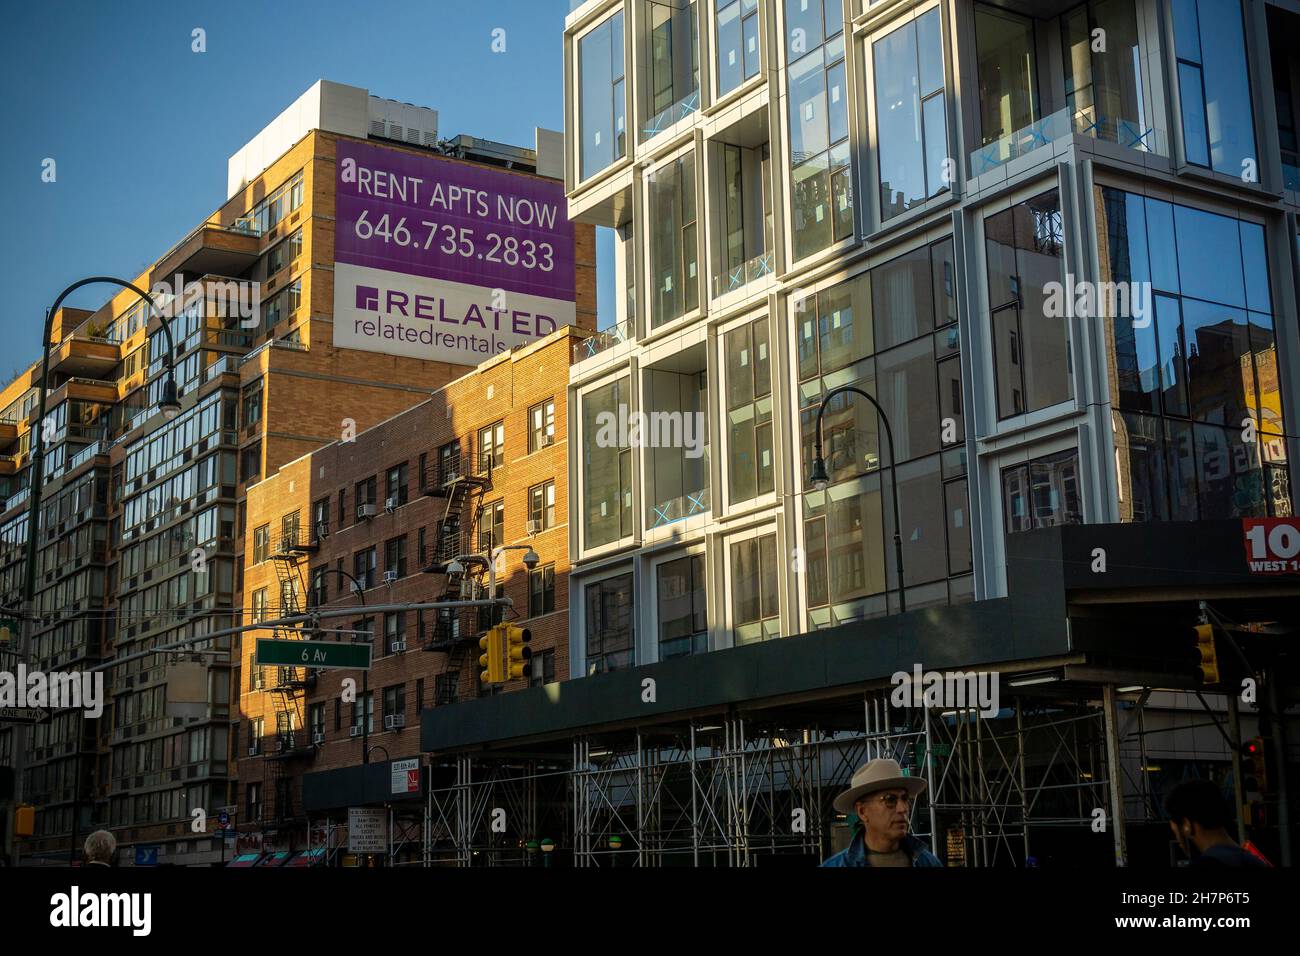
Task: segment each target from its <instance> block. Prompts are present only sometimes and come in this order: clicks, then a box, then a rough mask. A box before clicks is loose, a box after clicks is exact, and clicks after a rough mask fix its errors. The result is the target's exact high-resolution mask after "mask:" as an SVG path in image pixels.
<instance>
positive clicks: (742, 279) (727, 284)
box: [713, 252, 776, 299]
mask: <svg viewBox="0 0 1300 956" xmlns="http://www.w3.org/2000/svg"><path fill="white" fill-rule="evenodd" d="M775 268H776V256H775V255H774V254H773V253H771V252H763V253H760V254H759V255H756V256H754V258H752V259H750V260H748V261H746V262H742V263H741V264H740V265H738V266H735V267H727V268H726V270H725V271H724V272H723V274H722V275H716V276H714V277H713V297H714V298H715V299H717V298H720V297H721V296H724V295H726V294H727V293H728V292H735V291H736V290H737V289H740V288H743V287H745V286H747V285H749V284H750V283H751V282H755V281H757V280H758V279H761V278H763V277H764V276H770V275H772V273H773V270H775Z"/></svg>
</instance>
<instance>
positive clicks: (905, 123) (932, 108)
mask: <svg viewBox="0 0 1300 956" xmlns="http://www.w3.org/2000/svg"><path fill="white" fill-rule="evenodd" d="M941 23H942V20H941V18H940V14H939V9H938V8H937V7H936V8H935V9H933V10H930V11H929V12H928V13H925V14H923V15H922V16H920V17H918V18H916V19H915V20H912V21H910V22H909V23H907V24H905V25H903V26H901V27H899V28H898V29H896V30H894V31H893V32H891V33H888V34H886V35H885V36H884V37H882V38H881V39H879V40H877V41H875V43H873V44H872V61H873V64H874V69H875V86H876V135H875V141H876V143H877V149H878V158H879V162H880V218H881V220H882V221H884V220H887V219H892V218H893V217H895V216H897V215H899V214H900V213H904V212H906V211H907V210H909V209H911V208H913V207H914V206H916V205H918V204H920V203H923V202H925V200H927V199H929V198H930V197H931V196H936V195H938V194H939V193H941V192H944V191H945V190H947V188H948V186H947V184H946V183H945V182H944V177H943V162H944V159H945V158H947V156H948V125H947V119H946V116H945V109H946V108H945V105H944V80H943V41H942V37H941V32H942V31H941Z"/></svg>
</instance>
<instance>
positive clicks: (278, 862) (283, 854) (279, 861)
mask: <svg viewBox="0 0 1300 956" xmlns="http://www.w3.org/2000/svg"><path fill="white" fill-rule="evenodd" d="M290 856H292V854H291V853H290V852H289V851H288V850H277V851H276V852H275V853H268V854H267V855H266V856H265V857H263V858H262V859H261V860H259V861H258V863H257V865H258V866H284V865H285V863H287V862H288V861H289V857H290Z"/></svg>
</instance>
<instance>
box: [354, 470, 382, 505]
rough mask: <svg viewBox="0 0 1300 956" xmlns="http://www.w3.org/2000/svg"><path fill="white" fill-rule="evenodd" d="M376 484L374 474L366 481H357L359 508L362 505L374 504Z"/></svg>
mask: <svg viewBox="0 0 1300 956" xmlns="http://www.w3.org/2000/svg"><path fill="white" fill-rule="evenodd" d="M376 485H377V483H376V481H375V476H374V475H371V476H370V477H369V478H367V479H365V481H358V482H357V490H356V497H357V507H358V508H360V507H361V506H362V505H373V504H374V503H375V491H376Z"/></svg>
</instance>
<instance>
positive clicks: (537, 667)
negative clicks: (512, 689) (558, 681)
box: [528, 648, 555, 687]
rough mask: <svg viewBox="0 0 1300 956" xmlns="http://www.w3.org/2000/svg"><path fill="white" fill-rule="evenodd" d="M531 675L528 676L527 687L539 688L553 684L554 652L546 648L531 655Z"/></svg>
mask: <svg viewBox="0 0 1300 956" xmlns="http://www.w3.org/2000/svg"><path fill="white" fill-rule="evenodd" d="M531 664H532V667H531V673H530V674H529V675H528V686H529V687H541V686H542V685H543V684H553V683H555V651H554V649H552V648H547V649H546V650H544V651H539V652H538V653H536V654H534V655H533V658H532V661H531Z"/></svg>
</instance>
